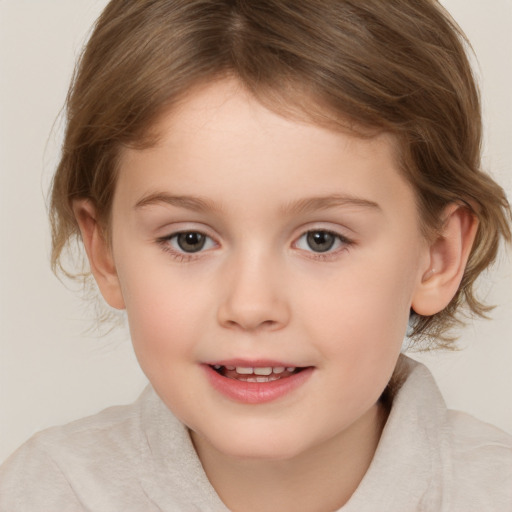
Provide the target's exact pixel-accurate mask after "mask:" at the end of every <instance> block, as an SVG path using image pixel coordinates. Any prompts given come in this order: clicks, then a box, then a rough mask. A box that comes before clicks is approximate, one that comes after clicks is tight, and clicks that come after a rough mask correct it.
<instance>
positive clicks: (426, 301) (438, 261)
mask: <svg viewBox="0 0 512 512" xmlns="http://www.w3.org/2000/svg"><path fill="white" fill-rule="evenodd" d="M444 218H445V221H444V223H443V227H442V229H441V232H440V233H439V234H438V235H437V237H436V239H435V240H434V241H433V242H432V243H431V244H430V246H429V262H428V263H429V265H428V268H427V269H426V270H425V271H424V274H423V276H422V279H421V282H420V283H419V284H418V286H417V288H416V290H415V293H414V297H413V301H412V309H413V310H414V311H415V312H416V313H417V314H419V315H422V316H431V315H435V314H436V313H439V312H440V311H442V310H443V309H444V308H445V307H446V306H448V304H449V303H450V301H451V300H452V299H453V297H454V296H455V294H456V293H457V290H458V289H459V286H460V283H461V281H462V277H463V275H464V270H465V268H466V264H467V262H468V258H469V254H470V252H471V248H472V247H473V242H474V240H475V236H476V233H477V229H478V219H477V218H476V216H475V215H474V214H473V213H472V212H471V211H470V210H469V208H467V207H465V206H461V205H457V204H451V205H450V206H448V207H447V208H446V209H445V212H444Z"/></svg>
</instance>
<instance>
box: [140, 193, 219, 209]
mask: <svg viewBox="0 0 512 512" xmlns="http://www.w3.org/2000/svg"><path fill="white" fill-rule="evenodd" d="M159 203H163V204H169V205H171V206H177V207H179V208H186V209H187V210H193V211H199V212H204V211H218V210H220V208H219V207H218V206H217V205H216V204H215V203H214V202H213V201H210V200H209V199H205V198H201V197H196V196H171V195H169V194H165V193H161V192H156V193H153V194H149V195H147V196H144V197H143V198H142V199H140V200H139V201H137V203H136V204H135V206H134V209H136V210H137V209H139V208H144V207H145V206H151V205H154V204H159Z"/></svg>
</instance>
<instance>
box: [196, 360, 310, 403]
mask: <svg viewBox="0 0 512 512" xmlns="http://www.w3.org/2000/svg"><path fill="white" fill-rule="evenodd" d="M203 368H204V369H205V371H206V374H207V377H208V380H209V382H210V384H211V386H212V387H213V388H214V389H215V390H216V391H218V392H220V393H221V394H222V395H224V396H225V397H227V398H229V399H231V400H235V401H237V402H241V403H246V404H260V403H265V402H270V401H272V400H277V399H278V398H281V397H284V396H285V395H288V394H290V393H292V392H293V391H295V390H296V389H297V388H299V387H301V386H302V385H303V384H304V383H305V382H306V381H307V380H308V379H309V377H310V376H311V374H312V373H313V370H314V367H312V366H308V367H296V366H284V365H267V364H265V365H264V366H263V365H261V366H260V365H256V364H253V365H252V366H249V365H245V364H244V365H238V364H205V365H203Z"/></svg>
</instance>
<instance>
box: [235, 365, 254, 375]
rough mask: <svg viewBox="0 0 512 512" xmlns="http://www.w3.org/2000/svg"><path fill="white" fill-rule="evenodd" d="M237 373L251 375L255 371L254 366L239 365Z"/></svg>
mask: <svg viewBox="0 0 512 512" xmlns="http://www.w3.org/2000/svg"><path fill="white" fill-rule="evenodd" d="M236 373H238V374H239V375H251V374H253V373H254V368H244V367H242V366H237V367H236Z"/></svg>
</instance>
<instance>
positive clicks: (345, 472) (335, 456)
mask: <svg viewBox="0 0 512 512" xmlns="http://www.w3.org/2000/svg"><path fill="white" fill-rule="evenodd" d="M386 419H387V411H386V410H385V408H384V407H383V406H382V405H381V404H379V403H378V404H376V405H374V406H373V407H372V408H371V409H370V410H369V411H367V413H366V414H365V415H363V416H362V417H361V418H359V419H358V420H357V421H356V422H355V423H354V424H352V425H351V426H350V427H349V428H347V429H346V430H344V431H343V432H340V433H339V434H337V435H336V436H335V437H333V438H331V439H328V440H326V441H324V442H323V443H321V444H320V445H316V446H313V447H311V448H309V449H308V450H307V451H305V452H303V453H300V454H299V455H297V456H295V457H293V458H292V459H288V460H260V459H258V460H254V459H241V458H236V457H232V456H229V455H226V454H223V453H221V452H219V451H217V450H216V449H215V448H214V447H213V446H212V445H210V444H209V443H208V441H207V440H206V439H204V438H203V437H201V436H198V435H196V434H195V433H192V439H193V442H194V445H195V447H196V450H197V453H198V455H199V458H200V460H201V462H202V464H203V467H204V470H205V472H206V475H207V476H208V479H209V480H210V482H211V484H212V486H213V487H214V489H215V490H216V491H217V494H218V495H219V496H220V498H221V499H222V501H223V502H224V503H225V504H226V506H227V507H228V508H229V510H232V511H233V512H253V511H257V512H271V511H272V512H274V511H275V510H301V511H304V512H309V511H311V512H319V511H325V512H332V511H333V510H338V509H339V508H341V507H342V506H343V505H344V504H345V503H346V502H347V501H348V500H349V499H350V497H351V496H352V494H353V493H354V491H355V490H356V489H357V487H358V485H359V484H360V482H361V480H362V479H363V477H364V475H365V473H366V471H367V470H368V467H369V466H370V463H371V461H372V458H373V455H374V454H375V450H376V449H377V445H378V442H379V439H380V435H381V433H382V429H383V428H384V424H385V422H386Z"/></svg>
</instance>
